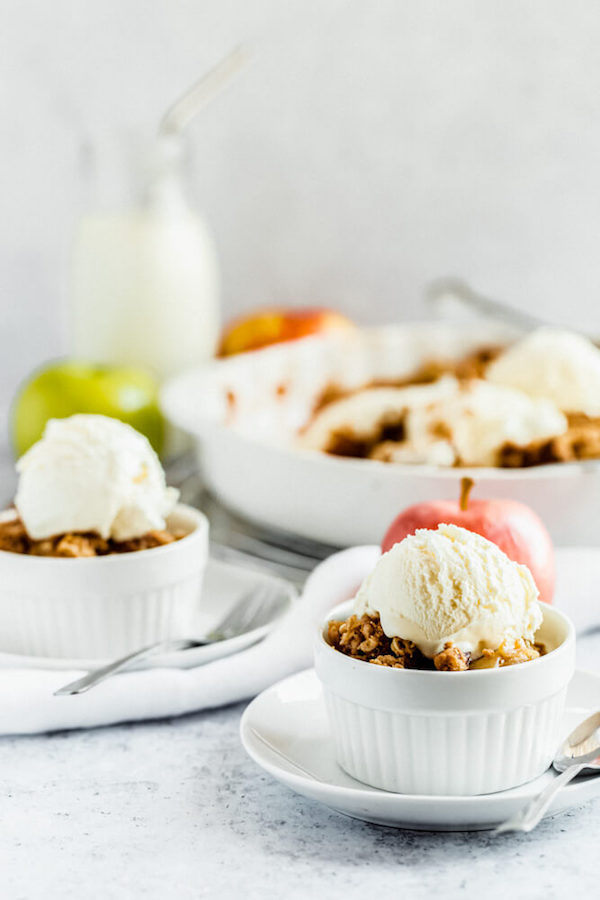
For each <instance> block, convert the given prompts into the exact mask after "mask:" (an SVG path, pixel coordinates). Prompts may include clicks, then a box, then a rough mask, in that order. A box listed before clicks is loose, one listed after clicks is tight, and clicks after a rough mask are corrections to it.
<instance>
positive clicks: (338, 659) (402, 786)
mask: <svg viewBox="0 0 600 900" xmlns="http://www.w3.org/2000/svg"><path fill="white" fill-rule="evenodd" d="M540 606H541V608H542V612H543V616H544V619H543V623H542V625H541V627H540V629H539V631H538V632H537V634H536V639H537V640H540V641H542V642H544V643H545V644H546V647H547V648H548V650H549V652H548V653H546V655H545V656H541V657H539V658H538V659H535V660H532V661H530V662H526V663H521V664H520V665H516V666H506V667H503V668H497V669H479V670H473V671H465V672H437V671H430V670H428V671H425V670H423V671H420V670H416V669H412V670H411V669H393V668H389V667H385V666H375V665H372V664H370V663H367V662H364V661H363V660H357V659H352V658H351V657H348V656H345V655H344V654H343V653H340V652H339V651H338V650H335V649H334V648H333V647H331V646H330V645H329V644H328V643H327V641H326V639H325V634H326V626H325V628H324V629H322V630H321V631H320V632H319V635H318V638H317V642H316V649H315V668H316V671H317V675H318V676H319V678H320V680H321V682H322V684H323V689H324V694H325V701H326V704H327V710H328V714H329V718H330V722H331V728H332V732H333V737H334V741H335V750H336V756H337V760H338V763H339V764H340V766H341V767H342V768H343V769H344V770H345V771H346V772H348V774H349V775H351V776H352V777H353V778H356V779H358V780H359V781H362V782H364V783H365V784H369V785H371V786H373V787H377V788H381V789H383V790H386V791H394V792H396V793H403V794H429V795H431V794H437V795H463V796H469V795H471V796H472V795H476V794H487V793H492V792H495V791H502V790H507V789H508V788H512V787H516V786H517V785H519V784H523V783H525V782H527V781H530V780H532V779H533V778H536V777H537V776H538V775H540V774H541V773H542V772H543V771H544V770H545V769H546V768H547V767H548V766H549V765H550V763H551V761H552V758H553V756H554V753H555V751H556V748H557V746H558V743H559V740H560V737H561V735H560V723H561V717H562V713H563V708H564V701H565V696H566V690H567V686H568V684H569V681H570V680H571V677H572V675H573V672H574V666H575V632H574V628H573V625H572V624H571V622H570V620H569V619H568V618H567V617H566V616H565V615H563V614H562V613H561V612H559V611H558V610H556V609H553V608H552V607H549V606H547V605H545V604H540ZM350 612H351V609H350V606H349V604H344V605H343V606H341V607H338V608H337V609H335V610H334V611H333V612H332V613H331V614H330V615H329V616H328V619H344V618H346V617H347V616H348V615H349V614H350Z"/></svg>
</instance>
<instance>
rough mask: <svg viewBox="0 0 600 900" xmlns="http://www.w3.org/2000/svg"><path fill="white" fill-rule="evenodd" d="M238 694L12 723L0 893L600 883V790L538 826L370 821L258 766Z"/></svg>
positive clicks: (28, 899)
mask: <svg viewBox="0 0 600 900" xmlns="http://www.w3.org/2000/svg"><path fill="white" fill-rule="evenodd" d="M242 708H243V707H242V706H235V707H231V708H228V709H223V710H219V711H217V712H211V713H203V714H198V715H193V716H189V717H187V718H184V719H179V720H169V721H162V722H151V723H144V724H137V725H123V726H119V727H112V728H103V729H99V730H96V731H87V732H85V731H81V732H74V733H57V734H52V735H48V736H40V737H21V738H16V737H14V738H4V739H1V740H0V771H1V772H2V776H3V777H2V781H3V784H2V795H1V801H0V873H1V874H0V879H1V883H2V888H1V889H0V896H2V897H3V898H8V900H34V898H35V900H38V898H40V900H42V898H43V900H54V898H61V900H67V898H78V900H81V898H88V897H91V898H95V897H103V898H129V897H143V898H152V900H154V898H156V900H166V898H170V897H173V898H181V900H188V898H189V900H192V898H198V897H219V898H223V900H225V898H230V897H231V898H238V897H243V898H254V897H257V898H258V897H268V898H292V900H294V898H308V897H311V895H314V896H315V897H326V898H329V897H333V898H336V897H342V896H347V897H362V896H375V897H383V896H385V895H386V893H389V894H390V895H392V893H393V894H395V895H397V896H400V897H404V896H407V897H411V898H418V897H425V896H428V897H433V896H436V897H437V896H441V897H444V898H453V897H462V896H467V895H475V896H482V897H486V898H496V897H498V898H499V897H502V898H506V897H515V898H537V897H540V898H541V897H543V898H545V900H547V898H552V897H556V896H558V895H559V894H560V895H562V894H566V893H567V891H568V892H569V895H570V894H572V893H573V891H574V890H575V889H576V890H577V893H578V894H580V895H585V894H587V896H590V897H593V896H597V891H598V876H599V875H600V866H599V864H598V846H597V845H598V833H599V832H598V817H599V815H600V801H596V802H592V803H591V804H588V805H587V806H585V807H583V808H581V809H579V810H573V811H571V812H568V813H565V814H563V815H561V816H557V817H556V818H554V819H552V820H547V821H545V822H543V823H542V824H541V825H540V826H539V828H538V829H537V831H535V832H534V833H532V834H531V835H528V836H515V835H506V836H503V837H502V838H493V837H492V836H491V835H490V834H488V833H486V832H477V833H462V834H460V833H459V834H433V833H417V832H409V831H397V830H394V829H389V828H382V827H379V826H375V825H368V824H364V823H362V822H358V821H354V820H351V819H348V818H345V817H343V816H340V815H338V814H337V813H333V812H330V811H328V810H327V809H326V808H324V807H322V806H319V805H318V804H316V803H313V802H311V801H308V800H305V799H303V798H302V797H299V796H296V795H295V794H293V793H292V792H291V791H289V790H288V789H287V788H284V787H282V786H280V785H279V784H278V783H277V782H275V781H273V779H272V778H270V777H269V776H268V775H266V774H264V773H263V772H261V771H260V770H259V769H258V768H257V767H256V766H255V765H254V763H252V762H251V761H250V760H249V759H248V758H247V757H246V756H245V753H244V751H243V750H242V748H241V746H240V743H239V740H238V726H239V719H240V714H241V712H242Z"/></svg>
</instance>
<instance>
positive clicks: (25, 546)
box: [0, 516, 184, 558]
mask: <svg viewBox="0 0 600 900" xmlns="http://www.w3.org/2000/svg"><path fill="white" fill-rule="evenodd" d="M183 536H184V535H183V533H174V534H172V533H171V532H169V531H159V530H154V531H149V532H147V534H144V535H142V536H141V537H139V538H133V539H131V540H128V541H114V540H112V539H111V538H110V539H108V540H105V539H104V538H102V537H100V535H98V534H94V533H92V532H88V533H85V534H79V533H72V534H58V535H56V536H55V537H51V538H45V539H44V540H40V541H36V540H33V538H30V537H29V535H28V534H27V531H26V529H25V526H24V525H23V523H22V522H21V520H20V519H19V518H18V517H17V516H15V517H14V518H13V519H9V520H7V521H0V550H4V551H7V552H8V553H21V554H26V555H28V556H54V557H63V558H67V557H71V558H76V557H91V556H109V555H110V554H114V553H133V552H134V551H136V550H150V549H152V548H153V547H161V546H162V545H163V544H171V543H172V542H173V541H176V540H179V539H180V538H182V537H183Z"/></svg>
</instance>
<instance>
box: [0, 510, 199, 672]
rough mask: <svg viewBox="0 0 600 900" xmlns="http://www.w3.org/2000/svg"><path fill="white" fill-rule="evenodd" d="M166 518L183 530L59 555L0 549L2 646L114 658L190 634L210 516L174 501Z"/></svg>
mask: <svg viewBox="0 0 600 900" xmlns="http://www.w3.org/2000/svg"><path fill="white" fill-rule="evenodd" d="M3 515H4V516H7V515H8V516H10V515H14V513H12V512H10V511H8V512H7V513H4V514H3ZM167 525H168V526H169V527H171V528H173V529H176V530H182V531H185V532H186V534H185V536H184V537H182V538H181V539H180V540H178V541H174V542H173V543H171V544H165V545H164V546H162V547H154V548H152V549H150V550H138V551H134V552H132V553H120V554H113V555H109V556H97V557H90V558H79V559H63V558H54V557H43V556H27V555H24V554H20V553H9V552H7V551H0V582H1V584H2V593H1V594H0V632H1V633H2V649H3V650H4V652H6V653H19V654H23V655H25V656H49V657H79V658H81V657H87V658H98V657H106V658H112V657H116V656H121V655H124V654H126V653H129V652H130V651H132V650H137V649H139V648H140V647H144V646H145V645H146V644H153V643H154V642H156V641H160V640H166V639H167V638H183V637H190V635H191V634H192V631H193V626H194V624H195V620H196V619H195V617H196V611H197V607H198V593H199V591H200V588H201V585H202V578H203V575H204V570H205V568H206V564H207V561H208V521H207V519H206V517H205V516H203V515H202V513H200V512H198V510H196V509H192V507H189V506H184V505H183V504H179V505H177V506H176V507H175V509H174V510H173V512H172V513H171V515H170V516H169V517H168V519H167Z"/></svg>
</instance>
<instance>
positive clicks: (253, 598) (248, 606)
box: [211, 586, 267, 634]
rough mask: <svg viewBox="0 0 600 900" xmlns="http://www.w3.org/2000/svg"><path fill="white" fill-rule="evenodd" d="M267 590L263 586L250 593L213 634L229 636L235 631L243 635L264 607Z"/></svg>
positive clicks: (231, 610)
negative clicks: (228, 634)
mask: <svg viewBox="0 0 600 900" xmlns="http://www.w3.org/2000/svg"><path fill="white" fill-rule="evenodd" d="M266 594H267V590H266V588H265V587H264V586H261V588H259V589H258V590H252V591H248V592H247V593H246V594H244V595H242V597H240V599H239V600H238V601H237V602H236V603H235V604H234V606H233V607H232V609H230V610H229V612H228V613H227V615H226V616H225V618H224V619H222V620H221V622H219V623H218V625H216V626H215V627H214V628H213V629H212V630H211V633H212V634H227V633H230V632H231V631H235V632H236V634H241V633H243V632H244V631H245V630H246V629H247V628H248V626H249V624H250V623H251V622H252V620H253V619H254V618H256V615H257V613H258V610H259V609H260V608H261V607H262V606H263V605H264V602H265V597H266Z"/></svg>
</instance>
